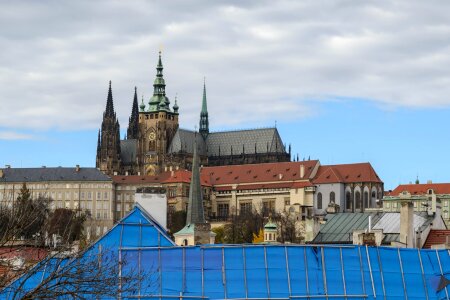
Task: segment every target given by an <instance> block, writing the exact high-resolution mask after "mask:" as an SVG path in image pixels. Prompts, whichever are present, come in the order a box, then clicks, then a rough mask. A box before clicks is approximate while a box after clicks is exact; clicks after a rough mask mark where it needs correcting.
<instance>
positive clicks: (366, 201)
mask: <svg viewBox="0 0 450 300" xmlns="http://www.w3.org/2000/svg"><path fill="white" fill-rule="evenodd" d="M368 207H369V192H367V191H365V192H364V208H368Z"/></svg>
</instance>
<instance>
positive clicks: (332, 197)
mask: <svg viewBox="0 0 450 300" xmlns="http://www.w3.org/2000/svg"><path fill="white" fill-rule="evenodd" d="M335 202H336V194H335V193H334V192H331V193H330V203H335Z"/></svg>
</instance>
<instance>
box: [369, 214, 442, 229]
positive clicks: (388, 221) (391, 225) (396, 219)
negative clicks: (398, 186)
mask: <svg viewBox="0 0 450 300" xmlns="http://www.w3.org/2000/svg"><path fill="white" fill-rule="evenodd" d="M424 213H425V214H423V213H422V215H420V214H421V213H414V221H413V227H414V230H415V231H417V230H418V229H419V228H420V227H422V226H423V225H426V224H427V222H428V221H429V219H430V218H429V217H428V216H427V213H426V212H424ZM431 220H433V218H431ZM373 229H382V230H383V233H400V213H395V212H394V213H384V215H383V217H381V219H380V220H379V221H378V222H377V223H376V224H375V226H373Z"/></svg>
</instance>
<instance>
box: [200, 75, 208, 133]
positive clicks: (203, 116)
mask: <svg viewBox="0 0 450 300" xmlns="http://www.w3.org/2000/svg"><path fill="white" fill-rule="evenodd" d="M199 132H200V134H201V135H202V137H203V139H205V140H206V138H207V137H208V134H209V120H208V107H207V104H206V79H203V100H202V111H201V112H200V129H199Z"/></svg>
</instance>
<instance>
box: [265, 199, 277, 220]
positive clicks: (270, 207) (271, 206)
mask: <svg viewBox="0 0 450 300" xmlns="http://www.w3.org/2000/svg"><path fill="white" fill-rule="evenodd" d="M262 204H263V207H262V208H263V211H262V213H263V216H264V217H267V216H269V214H270V213H272V212H273V211H274V210H275V200H263V203H262Z"/></svg>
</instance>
